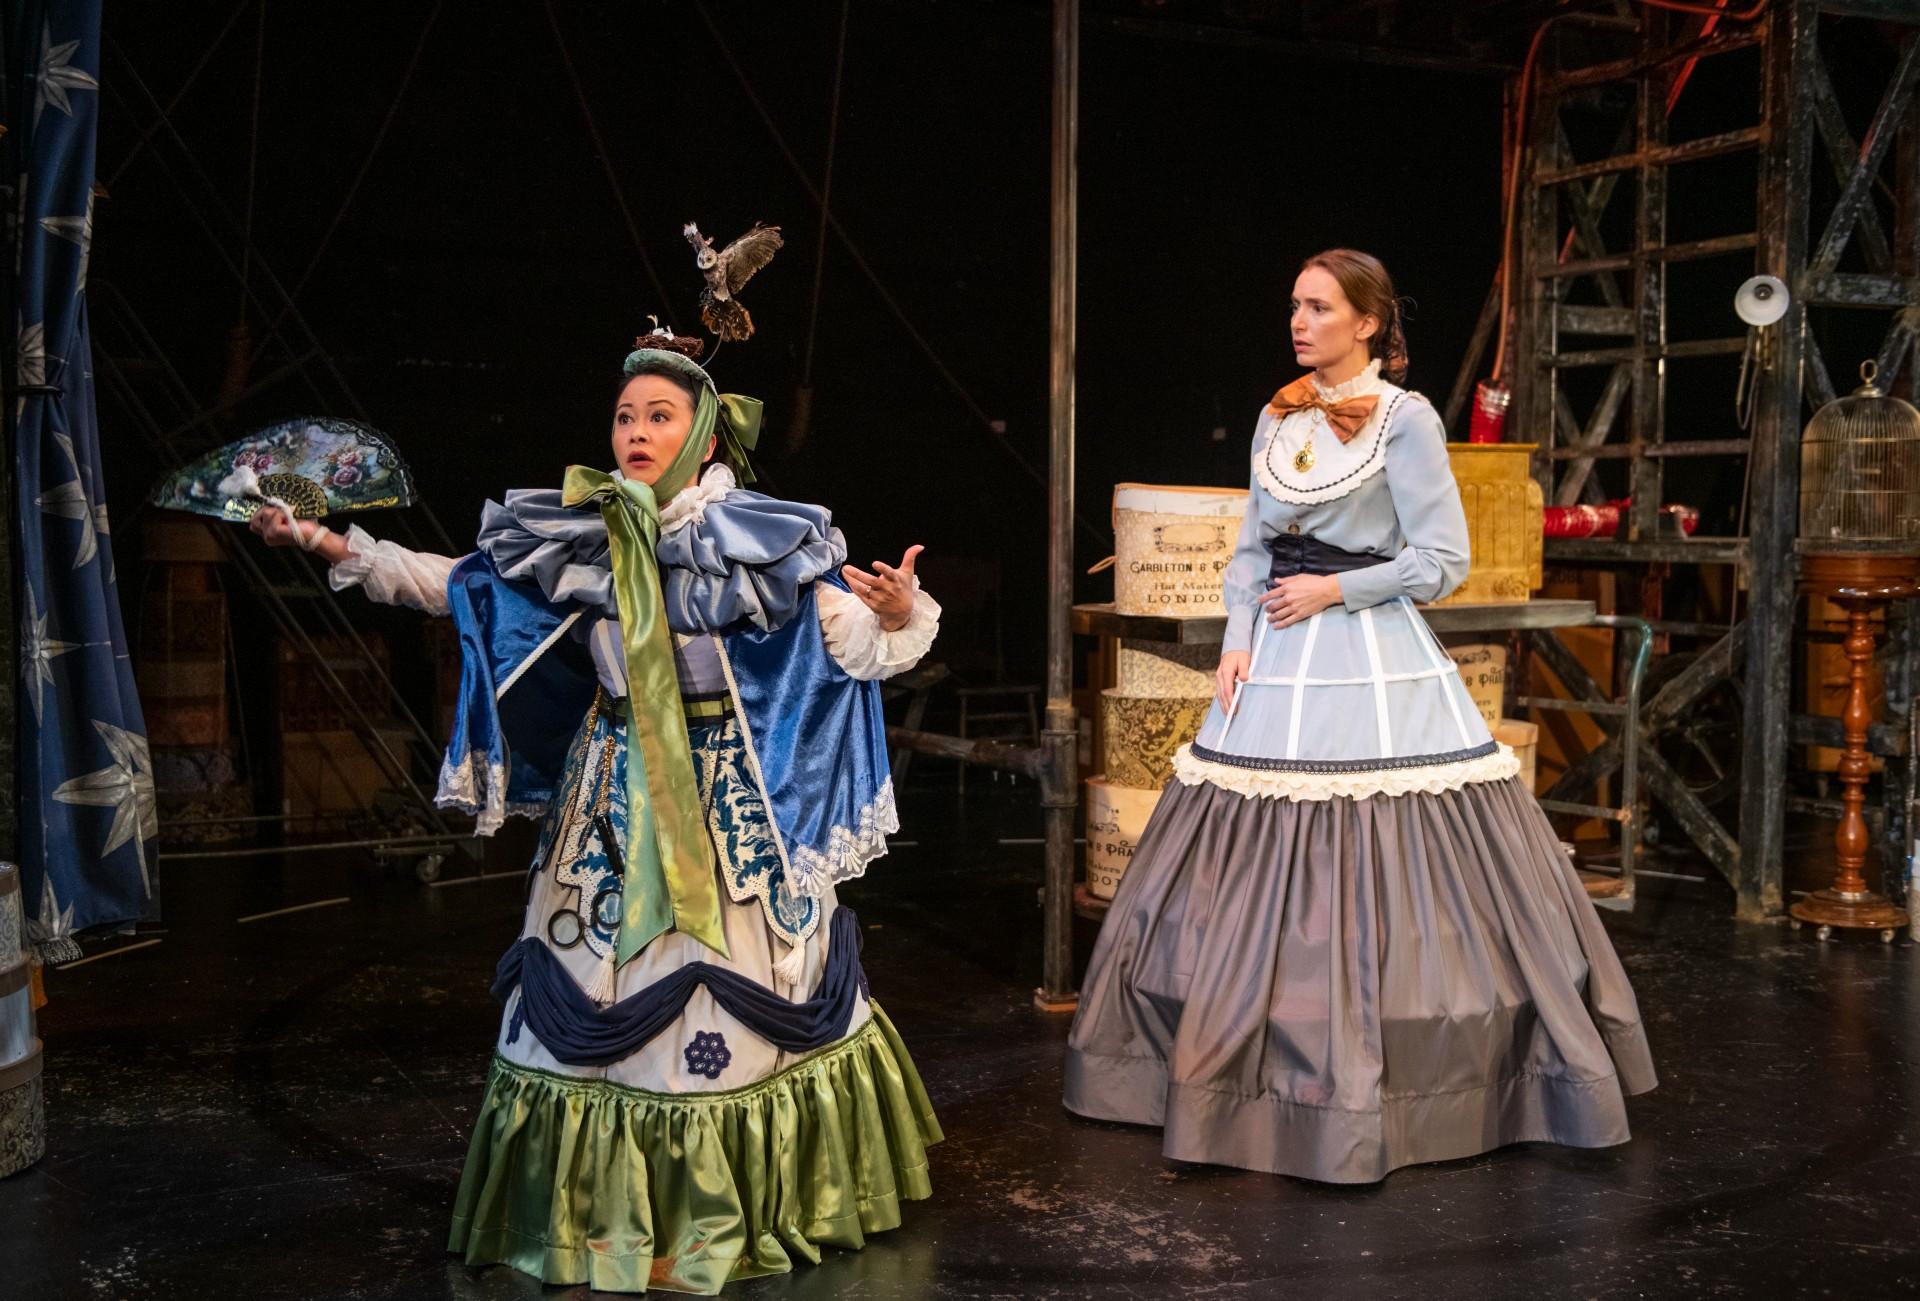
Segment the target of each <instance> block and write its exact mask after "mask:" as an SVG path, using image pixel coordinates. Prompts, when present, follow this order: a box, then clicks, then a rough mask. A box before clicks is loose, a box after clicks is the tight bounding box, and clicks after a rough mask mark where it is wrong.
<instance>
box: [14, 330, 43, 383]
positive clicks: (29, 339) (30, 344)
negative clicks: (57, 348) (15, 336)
mask: <svg viewBox="0 0 1920 1301" xmlns="http://www.w3.org/2000/svg"><path fill="white" fill-rule="evenodd" d="M19 375H20V383H22V384H45V383H46V382H47V324H46V322H45V321H35V322H34V323H33V324H32V325H27V326H22V327H21V330H20V368H19Z"/></svg>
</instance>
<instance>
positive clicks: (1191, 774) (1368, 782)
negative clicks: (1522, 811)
mask: <svg viewBox="0 0 1920 1301" xmlns="http://www.w3.org/2000/svg"><path fill="white" fill-rule="evenodd" d="M1519 773H1520V760H1519V759H1518V758H1517V757H1516V756H1515V755H1514V753H1513V750H1512V748H1511V747H1509V746H1505V745H1503V746H1501V747H1500V748H1499V750H1497V751H1496V752H1494V753H1493V754H1489V755H1483V756H1481V757H1480V758H1478V759H1461V760H1458V761H1456V762H1454V763H1439V764H1434V765H1432V766H1431V767H1427V768H1378V769H1375V770H1373V771H1371V772H1279V771H1275V770H1272V769H1267V768H1240V767H1236V766H1235V765H1233V764H1225V763H1212V762H1209V761H1208V760H1205V759H1196V758H1194V757H1193V748H1192V747H1191V746H1189V745H1183V746H1181V747H1180V749H1179V750H1178V751H1176V752H1175V753H1174V756H1173V775H1174V777H1175V778H1176V779H1178V780H1179V782H1180V784H1181V785H1183V786H1198V785H1200V784H1201V783H1202V782H1211V783H1212V784H1213V785H1215V786H1218V787H1220V788H1221V789H1222V790H1229V791H1233V792H1234V793H1235V794H1237V795H1240V796H1243V797H1244V798H1247V799H1252V798H1254V797H1255V796H1259V797H1260V798H1262V799H1280V800H1316V801H1318V800H1331V799H1335V798H1345V799H1354V800H1364V799H1366V798H1368V797H1369V796H1372V795H1386V796H1389V797H1391V796H1395V795H1414V794H1424V795H1439V794H1441V793H1442V792H1444V791H1457V790H1459V789H1460V788H1461V787H1463V786H1470V785H1473V784H1475V783H1477V782H1496V781H1505V780H1506V779H1507V778H1509V777H1515V776H1518V775H1519Z"/></svg>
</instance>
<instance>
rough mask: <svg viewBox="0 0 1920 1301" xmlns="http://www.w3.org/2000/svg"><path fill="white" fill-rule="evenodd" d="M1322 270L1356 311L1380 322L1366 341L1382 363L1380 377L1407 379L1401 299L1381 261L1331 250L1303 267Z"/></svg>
mask: <svg viewBox="0 0 1920 1301" xmlns="http://www.w3.org/2000/svg"><path fill="white" fill-rule="evenodd" d="M1308 267H1319V268H1320V269H1321V270H1322V271H1325V272H1326V273H1327V274H1328V275H1330V276H1332V277H1333V278H1334V280H1335V281H1336V282H1337V283H1338V284H1339V286H1340V292H1341V293H1343V294H1345V295H1346V296H1347V301H1348V302H1350V303H1352V304H1353V308H1354V310H1355V311H1357V312H1359V313H1360V314H1361V315H1362V316H1371V317H1373V318H1374V319H1375V320H1376V321H1378V322H1380V328H1379V329H1378V330H1375V331H1374V333H1373V337H1372V338H1370V339H1368V340H1367V351H1368V353H1369V355H1371V356H1373V357H1375V358H1377V359H1378V360H1379V362H1380V373H1381V374H1382V375H1383V376H1385V377H1386V378H1387V379H1389V380H1391V381H1393V382H1394V383H1395V384H1400V383H1403V382H1405V380H1406V378H1407V329H1406V326H1405V325H1404V324H1402V323H1401V320H1400V299H1399V298H1398V297H1397V296H1396V295H1395V294H1394V292H1393V277H1392V276H1390V275H1388V274H1387V268H1386V267H1385V266H1384V265H1382V263H1381V261H1380V259H1379V258H1377V257H1375V256H1373V254H1371V253H1362V252H1360V251H1359V250H1358V249H1351V248H1330V249H1328V250H1327V251H1326V252H1324V253H1315V254H1314V255H1313V256H1312V257H1310V258H1308V259H1307V260H1306V261H1305V262H1302V263H1301V264H1300V269H1301V270H1302V271H1305V270H1306V269H1307V268H1308Z"/></svg>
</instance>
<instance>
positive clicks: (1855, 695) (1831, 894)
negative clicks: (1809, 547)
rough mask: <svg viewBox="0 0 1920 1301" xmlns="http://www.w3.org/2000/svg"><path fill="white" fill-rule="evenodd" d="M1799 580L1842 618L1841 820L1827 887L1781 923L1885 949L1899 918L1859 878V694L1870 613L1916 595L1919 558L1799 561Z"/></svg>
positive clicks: (1864, 710)
mask: <svg viewBox="0 0 1920 1301" xmlns="http://www.w3.org/2000/svg"><path fill="white" fill-rule="evenodd" d="M1800 579H1801V585H1802V586H1803V587H1805V588H1806V589H1807V590H1808V591H1810V592H1816V593H1818V594H1819V595H1822V596H1825V597H1827V598H1829V599H1831V600H1832V601H1833V602H1834V603H1835V604H1836V605H1838V606H1840V608H1841V609H1843V610H1845V611H1846V612H1847V637H1846V641H1845V643H1844V644H1843V645H1844V649H1845V651H1846V655H1847V705H1846V709H1845V711H1844V712H1843V713H1842V715H1841V724H1842V726H1843V727H1844V729H1845V733H1846V742H1847V744H1846V748H1845V749H1844V750H1843V751H1842V752H1841V755H1840V769H1839V777H1840V785H1841V787H1842V791H1841V797H1840V805H1841V816H1840V826H1839V829H1838V830H1836V831H1835V832H1834V835H1833V850H1834V855H1833V856H1834V873H1833V884H1832V885H1830V886H1828V887H1827V888H1826V889H1824V890H1816V891H1814V892H1813V893H1811V894H1809V895H1807V896H1806V897H1805V898H1802V899H1800V900H1798V901H1797V902H1795V903H1794V905H1793V906H1792V907H1791V908H1789V909H1788V910H1787V915H1788V917H1789V919H1790V921H1791V924H1792V926H1793V928H1794V929H1795V930H1798V929H1799V928H1800V927H1801V926H1802V925H1810V926H1814V927H1816V928H1818V929H1816V931H1815V932H1814V933H1815V934H1816V935H1817V936H1818V937H1819V938H1820V939H1822V940H1826V939H1831V938H1832V937H1833V929H1834V927H1836V926H1838V927H1842V928H1845V929H1848V930H1870V931H1878V932H1880V939H1881V941H1882V942H1883V943H1888V944H1891V943H1892V942H1893V937H1894V936H1895V934H1897V933H1898V932H1899V931H1900V930H1901V929H1902V928H1903V927H1905V926H1906V924H1907V910H1906V909H1905V908H1902V907H1900V906H1899V905H1898V904H1895V903H1893V902H1892V901H1890V900H1888V899H1887V898H1886V897H1884V896H1883V895H1880V894H1878V893H1876V892H1875V891H1873V890H1871V889H1869V888H1868V887H1867V878H1866V874H1865V871H1864V869H1865V867H1866V863H1867V850H1868V849H1869V848H1870V845H1871V842H1870V839H1869V837H1868V833H1867V819H1866V815H1865V813H1864V811H1863V810H1864V809H1865V806H1866V798H1867V796H1866V788H1867V779H1868V778H1869V777H1870V776H1871V775H1872V772H1873V766H1872V760H1871V759H1870V758H1869V756H1868V754H1867V729H1868V728H1869V727H1871V726H1872V725H1873V721H1874V717H1875V715H1877V714H1878V713H1879V712H1880V702H1879V701H1878V700H1876V699H1874V697H1873V695H1872V693H1870V692H1869V691H1868V690H1867V674H1868V670H1869V669H1870V668H1871V666H1872V664H1873V612H1874V611H1875V610H1878V609H1880V608H1882V607H1884V606H1885V605H1886V604H1887V603H1888V602H1889V601H1899V600H1904V599H1905V598H1907V597H1910V596H1913V595H1915V594H1916V592H1920V558H1916V557H1914V556H1905V555H1892V554H1886V553H1880V554H1874V553H1863V554H1849V553H1840V552H1835V553H1827V552H1810V553H1808V554H1807V555H1805V556H1803V558H1802V561H1801V571H1800Z"/></svg>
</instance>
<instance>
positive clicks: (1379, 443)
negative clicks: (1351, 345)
mask: <svg viewBox="0 0 1920 1301" xmlns="http://www.w3.org/2000/svg"><path fill="white" fill-rule="evenodd" d="M1314 387H1315V388H1316V389H1319V391H1320V393H1321V394H1322V395H1323V396H1324V397H1326V398H1327V399H1328V400H1329V401H1339V400H1342V399H1345V398H1350V397H1360V396H1366V395H1368V394H1378V395H1379V398H1380V401H1379V402H1378V403H1376V404H1375V406H1374V408H1373V414H1372V415H1371V416H1369V417H1368V418H1367V423H1366V424H1365V425H1363V426H1361V428H1360V432H1359V433H1357V434H1355V435H1354V436H1353V438H1352V439H1351V440H1349V441H1347V442H1344V443H1343V442H1341V441H1340V437H1339V435H1338V434H1336V433H1334V432H1333V429H1332V428H1331V427H1330V426H1329V425H1328V424H1327V418H1326V416H1325V415H1324V414H1322V413H1321V412H1319V411H1315V410H1306V411H1295V412H1293V413H1292V414H1291V415H1288V416H1287V417H1286V418H1285V419H1276V418H1275V416H1274V414H1273V412H1272V411H1263V412H1262V413H1261V415H1260V425H1259V428H1257V429H1256V430H1255V431H1254V438H1253V475H1254V478H1255V479H1257V480H1258V481H1259V483H1260V486H1261V487H1262V488H1264V489H1265V490H1266V491H1267V492H1268V493H1269V494H1270V495H1271V496H1272V497H1273V498H1274V500H1276V501H1283V502H1287V503H1289V504H1291V505H1295V506H1315V505H1319V504H1320V503H1322V502H1329V501H1338V500H1339V499H1340V498H1342V497H1344V496H1346V495H1347V494H1348V493H1350V492H1352V491H1354V489H1356V488H1358V487H1359V486H1360V485H1361V484H1363V483H1365V482H1366V481H1367V480H1369V479H1371V478H1372V477H1373V476H1374V475H1376V474H1378V473H1380V471H1382V470H1384V469H1386V466H1387V458H1386V433H1387V427H1388V424H1389V422H1390V421H1391V420H1392V419H1393V411H1394V408H1395V407H1396V406H1398V405H1399V403H1400V401H1401V399H1402V398H1404V397H1406V395H1407V391H1406V390H1405V389H1403V388H1400V387H1399V386H1398V385H1395V384H1392V383H1389V382H1388V381H1386V380H1383V379H1381V378H1380V363H1379V362H1377V361H1374V362H1369V363H1368V364H1367V368H1366V369H1365V370H1363V371H1361V372H1360V373H1359V374H1358V375H1355V376H1354V377H1353V378H1352V379H1350V380H1348V381H1347V382H1346V383H1344V384H1338V385H1335V386H1334V387H1333V388H1330V389H1322V388H1320V386H1319V381H1318V380H1316V381H1314ZM1309 440H1311V441H1312V443H1313V464H1312V465H1311V466H1310V467H1308V468H1307V469H1305V470H1300V469H1296V468H1295V466H1294V457H1295V456H1296V455H1297V454H1298V453H1299V451H1300V450H1301V448H1303V447H1305V446H1306V445H1307V443H1308V441H1309Z"/></svg>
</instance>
